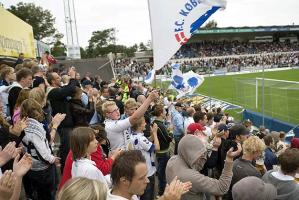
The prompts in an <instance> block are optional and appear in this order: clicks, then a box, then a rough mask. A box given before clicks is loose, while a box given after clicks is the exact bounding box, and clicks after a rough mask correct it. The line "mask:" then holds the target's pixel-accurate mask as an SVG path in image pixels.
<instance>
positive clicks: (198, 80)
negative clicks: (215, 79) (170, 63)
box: [170, 70, 204, 98]
mask: <svg viewBox="0 0 299 200" xmlns="http://www.w3.org/2000/svg"><path fill="white" fill-rule="evenodd" d="M178 71H179V72H178ZM203 81H204V77H203V76H201V75H198V74H196V73H194V72H193V71H189V72H187V73H185V74H182V72H180V70H173V71H172V81H171V85H170V88H172V89H175V90H176V91H177V92H178V93H179V94H178V95H177V98H181V97H183V96H185V95H187V94H188V95H190V94H193V92H194V91H195V90H196V88H198V87H199V86H200V85H201V84H202V83H203Z"/></svg>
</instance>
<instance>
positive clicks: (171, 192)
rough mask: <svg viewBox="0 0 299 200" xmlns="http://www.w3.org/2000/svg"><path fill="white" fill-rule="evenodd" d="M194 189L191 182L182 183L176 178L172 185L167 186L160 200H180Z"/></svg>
mask: <svg viewBox="0 0 299 200" xmlns="http://www.w3.org/2000/svg"><path fill="white" fill-rule="evenodd" d="M191 188H192V183H191V182H185V183H183V182H181V181H180V180H177V177H175V178H174V179H173V180H172V181H171V183H170V185H167V186H166V188H165V192H164V194H163V196H162V197H161V198H160V199H159V200H180V199H181V196H182V195H183V194H185V193H186V192H188V191H189V190H190V189H191Z"/></svg>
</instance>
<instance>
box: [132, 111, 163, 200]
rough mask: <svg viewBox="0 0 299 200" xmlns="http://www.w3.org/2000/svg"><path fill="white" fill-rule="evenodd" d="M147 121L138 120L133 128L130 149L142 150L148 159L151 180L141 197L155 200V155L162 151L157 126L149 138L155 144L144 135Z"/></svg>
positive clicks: (148, 174)
mask: <svg viewBox="0 0 299 200" xmlns="http://www.w3.org/2000/svg"><path fill="white" fill-rule="evenodd" d="M145 126H146V123H145V119H144V117H141V118H140V119H138V120H137V121H136V122H135V124H133V126H132V127H131V130H132V135H131V143H130V144H129V147H128V149H134V150H140V151H141V152H142V154H143V156H144V157H145V159H146V166H147V170H148V173H147V178H148V179H149V181H150V182H149V183H148V184H147V186H146V189H145V191H144V194H143V195H142V196H141V197H140V199H141V200H154V188H155V173H156V167H155V159H154V155H155V154H154V153H155V150H160V143H159V140H158V137H157V130H158V126H157V124H154V125H153V127H152V135H151V137H150V138H149V139H150V140H152V141H153V142H154V143H152V142H151V141H149V140H148V139H147V138H146V137H145V136H144V134H143V131H144V130H145Z"/></svg>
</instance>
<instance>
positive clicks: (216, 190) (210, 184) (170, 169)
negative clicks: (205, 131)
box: [166, 135, 233, 200]
mask: <svg viewBox="0 0 299 200" xmlns="http://www.w3.org/2000/svg"><path fill="white" fill-rule="evenodd" d="M206 155H207V150H206V147H205V146H204V145H203V143H202V142H201V140H200V139H199V138H198V137H197V136H194V135H186V136H184V137H183V138H182V140H181V141H180V143H179V146H178V155H177V156H173V157H171V158H170V160H169V161H168V163H167V167H166V179H167V182H168V183H170V182H171V181H172V180H173V179H174V177H175V176H177V177H178V179H179V180H180V181H182V182H187V181H191V182H192V188H191V189H190V191H189V192H187V193H186V194H184V195H183V196H182V200H201V199H204V198H203V193H207V194H211V195H217V196H219V195H223V194H225V193H226V192H227V191H228V189H229V186H230V182H231V179H232V176H233V173H232V167H233V162H225V164H224V168H223V171H222V174H221V176H220V178H219V180H217V179H213V178H210V177H208V176H205V175H203V174H201V173H200V170H201V169H202V168H203V166H204V164H205V162H206Z"/></svg>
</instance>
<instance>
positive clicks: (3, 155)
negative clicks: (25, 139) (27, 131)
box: [0, 142, 21, 166]
mask: <svg viewBox="0 0 299 200" xmlns="http://www.w3.org/2000/svg"><path fill="white" fill-rule="evenodd" d="M20 150H21V149H19V148H16V143H15V142H10V143H8V144H7V145H6V146H5V148H4V149H3V150H2V151H1V149H0V166H2V165H4V164H5V163H7V162H8V161H9V160H10V159H13V158H15V157H16V156H17V155H18V154H19V153H20Z"/></svg>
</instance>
